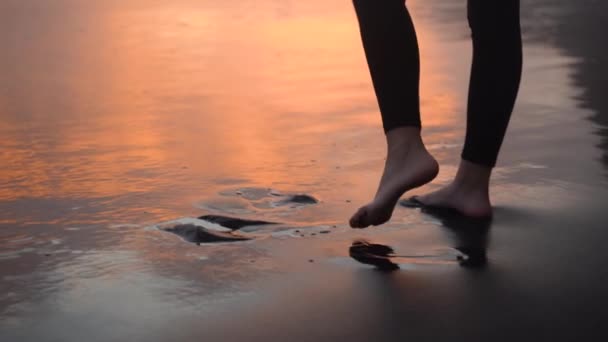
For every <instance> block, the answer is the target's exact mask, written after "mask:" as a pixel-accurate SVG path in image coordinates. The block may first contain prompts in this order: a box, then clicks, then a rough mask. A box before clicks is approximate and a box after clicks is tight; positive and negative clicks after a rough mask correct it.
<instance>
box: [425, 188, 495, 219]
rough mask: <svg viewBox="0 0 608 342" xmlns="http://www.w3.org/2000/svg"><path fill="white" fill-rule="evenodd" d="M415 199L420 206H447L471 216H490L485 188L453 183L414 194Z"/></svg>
mask: <svg viewBox="0 0 608 342" xmlns="http://www.w3.org/2000/svg"><path fill="white" fill-rule="evenodd" d="M414 200H415V201H417V202H419V203H420V205H421V206H422V207H434V208H449V209H454V210H456V211H457V212H459V213H460V214H463V215H464V216H467V217H471V218H487V217H491V216H492V206H491V204H490V197H489V195H488V192H487V190H484V189H478V188H475V187H469V186H466V185H462V184H459V183H458V182H456V181H454V182H453V183H451V184H449V185H447V186H446V187H444V188H441V189H439V190H437V191H435V192H431V193H429V194H426V195H424V196H416V197H415V198H414Z"/></svg>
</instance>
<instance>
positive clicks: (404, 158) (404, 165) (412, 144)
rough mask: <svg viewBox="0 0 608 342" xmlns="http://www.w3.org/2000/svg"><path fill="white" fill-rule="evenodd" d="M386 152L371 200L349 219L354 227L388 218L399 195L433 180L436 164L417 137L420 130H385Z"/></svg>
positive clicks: (382, 221)
mask: <svg viewBox="0 0 608 342" xmlns="http://www.w3.org/2000/svg"><path fill="white" fill-rule="evenodd" d="M387 141H388V154H387V158H386V163H385V165H384V173H383V174H382V178H381V179H380V185H379V186H378V191H377V192H376V196H375V197H374V200H373V201H371V202H370V203H368V204H367V205H365V206H363V207H361V208H359V210H357V212H355V214H354V215H353V216H352V217H351V219H350V222H349V223H350V226H351V227H353V228H366V227H369V226H370V225H374V226H377V225H380V224H383V223H385V222H386V221H388V220H389V219H390V218H391V216H392V214H393V210H394V209H395V205H396V204H397V201H398V200H399V197H401V195H403V193H405V192H406V191H408V190H411V189H413V188H416V187H419V186H422V185H424V184H426V183H428V182H430V181H432V180H433V179H434V178H435V177H436V176H437V173H438V172H439V165H438V164H437V161H435V158H433V156H431V155H430V154H429V153H428V151H427V150H426V148H425V147H424V144H423V143H422V139H421V138H420V129H419V128H415V127H399V128H395V129H393V130H391V131H389V132H388V133H387Z"/></svg>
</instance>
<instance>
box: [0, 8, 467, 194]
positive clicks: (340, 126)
mask: <svg viewBox="0 0 608 342" xmlns="http://www.w3.org/2000/svg"><path fill="white" fill-rule="evenodd" d="M184 3H187V5H184ZM184 3H181V2H180V3H179V4H172V3H171V2H168V1H167V2H163V1H160V2H155V3H154V4H153V5H149V6H141V7H140V6H126V5H125V6H126V7H125V8H123V7H121V5H118V4H112V5H107V7H104V8H102V9H100V8H95V10H94V11H95V12H94V13H89V15H90V16H94V17H95V20H93V21H87V20H86V18H88V17H87V16H85V19H82V22H61V18H60V17H58V18H47V19H48V20H47V22H48V23H49V24H48V25H56V24H57V23H61V24H60V25H56V26H57V27H55V29H54V30H51V31H49V32H47V33H46V34H44V35H41V36H39V37H38V38H37V39H38V40H33V41H26V42H22V43H18V45H16V47H15V48H16V49H17V52H18V51H19V50H22V51H26V50H29V49H30V48H32V47H35V46H37V45H40V44H51V43H48V42H49V41H50V42H52V44H51V45H52V46H53V47H52V50H53V51H56V52H57V53H56V54H50V55H47V56H40V55H35V56H29V55H25V56H26V57H24V59H23V61H22V64H21V66H20V67H19V68H18V71H15V72H14V73H13V74H12V75H13V76H14V77H17V78H19V79H30V82H14V83H12V84H9V85H8V87H9V88H10V89H9V90H10V92H9V93H13V94H20V96H18V97H17V96H16V97H12V98H10V99H8V101H7V102H8V104H5V103H3V105H2V107H0V108H3V109H2V110H3V113H2V116H3V117H7V118H9V120H6V122H4V123H3V125H2V131H3V132H4V134H2V137H1V138H0V139H3V141H2V142H1V143H0V146H2V150H3V153H2V158H3V164H4V165H8V167H3V168H2V169H1V170H0V177H1V179H2V180H3V183H2V184H3V185H2V187H1V188H0V198H1V199H3V200H12V199H16V198H20V197H41V198H42V197H48V198H54V197H87V198H97V197H107V196H121V195H125V194H130V193H145V192H155V191H156V192H158V191H160V192H162V193H163V194H164V195H167V193H168V192H175V195H174V196H170V195H168V198H171V200H173V201H180V200H181V201H184V199H181V198H180V197H179V196H181V195H184V194H189V196H190V197H188V196H185V197H184V198H188V199H190V198H193V197H196V194H197V193H198V194H199V195H200V193H201V192H204V193H205V194H207V195H208V194H214V193H216V192H217V191H218V189H220V188H221V187H222V186H221V185H218V184H215V180H216V179H223V178H234V179H242V180H244V182H246V184H247V185H257V186H268V187H270V186H273V185H275V184H279V185H281V186H284V187H286V188H298V189H301V188H302V187H306V186H304V185H303V184H309V185H308V186H309V187H310V188H306V189H304V190H306V191H308V192H313V193H317V194H320V195H319V196H321V197H324V198H331V197H332V196H336V193H338V192H339V193H341V194H344V196H345V197H348V198H350V199H352V200H353V202H355V203H356V202H360V201H362V200H364V199H365V198H367V197H369V193H370V192H371V191H373V189H374V187H375V184H376V179H375V178H376V175H375V173H374V172H376V171H379V169H378V170H376V168H379V167H380V166H381V162H382V158H381V157H382V155H383V150H384V147H383V140H382V139H383V138H382V131H381V128H380V127H381V123H380V116H379V114H378V112H377V107H376V102H375V98H374V94H373V88H372V86H371V83H370V77H369V74H368V70H367V65H366V63H365V59H364V54H363V50H362V47H361V43H360V38H359V32H358V27H357V23H356V19H355V15H354V12H353V10H352V8H351V5H350V3H344V4H339V5H338V4H331V5H323V4H322V2H319V4H318V7H319V8H323V6H326V7H327V8H329V9H330V10H328V11H324V10H319V9H315V5H314V3H313V4H312V5H311V4H310V3H309V4H297V3H295V2H293V3H292V2H289V4H290V6H293V7H294V8H292V9H291V10H289V9H282V10H280V11H279V10H277V13H278V14H272V15H271V14H269V13H268V11H269V9H272V8H273V6H278V5H275V4H274V3H270V2H269V3H266V2H261V3H260V6H259V8H257V9H256V8H245V7H244V5H237V4H232V3H230V2H228V3H225V4H213V5H205V6H203V5H196V4H193V3H190V2H184ZM298 6H303V7H302V8H303V9H305V10H302V11H301V12H299V11H298V8H299V7H298ZM82 10H83V11H86V8H83V9H82ZM91 11H93V10H91ZM252 11H253V12H252ZM256 11H258V12H256ZM285 13H287V14H285ZM257 14H259V15H257ZM41 15H42V14H41ZM53 15H55V16H57V15H59V14H57V13H56V12H49V13H48V16H49V17H50V16H53ZM43 22H44V21H43ZM27 24H28V23H27V22H23V23H22V25H27ZM86 24H88V25H86ZM418 31H419V36H420V45H421V47H422V57H423V64H422V75H423V80H422V82H421V87H422V89H421V92H422V95H423V99H422V103H423V121H424V123H425V124H426V125H427V126H430V127H434V126H445V125H451V124H453V120H454V112H455V111H456V110H457V108H459V107H460V106H461V104H460V101H461V100H460V99H459V96H460V94H458V93H456V92H454V91H453V88H450V86H448V85H445V84H444V83H443V82H442V80H443V79H445V78H446V75H445V72H446V65H448V66H449V63H448V64H445V61H442V62H441V63H439V62H437V61H438V60H440V59H441V58H443V57H444V56H445V55H446V51H445V50H442V47H441V45H440V44H438V38H437V37H436V36H435V34H434V32H433V30H432V28H431V27H428V26H425V23H424V21H421V22H418ZM19 44H20V45H19ZM53 58H56V59H53ZM45 63H47V64H49V65H54V66H55V67H56V69H57V70H60V71H61V72H43V71H41V70H44V68H42V67H41V65H44V64H45ZM28 64H29V65H30V66H31V68H28V67H27V66H28ZM30 69H31V70H34V71H35V72H34V71H32V73H31V74H27V70H30ZM23 113H25V115H24V114H23ZM446 134H447V133H446ZM443 138H445V137H441V136H432V137H430V139H431V142H432V140H441V139H443ZM311 160H315V161H318V163H317V164H314V165H312V164H311V162H310V161H311ZM366 161H373V163H374V165H370V167H369V168H368V167H367V166H366V167H364V168H361V167H354V166H356V165H363V164H365V163H366ZM340 165H342V167H341V168H340ZM349 165H350V166H353V167H352V168H349V167H348V166H349ZM370 170H374V171H373V172H372V173H370ZM310 184H313V185H310ZM314 184H316V185H314ZM355 184H356V185H357V186H356V187H355V186H353V185H355ZM162 205H163V204H162V203H159V206H162Z"/></svg>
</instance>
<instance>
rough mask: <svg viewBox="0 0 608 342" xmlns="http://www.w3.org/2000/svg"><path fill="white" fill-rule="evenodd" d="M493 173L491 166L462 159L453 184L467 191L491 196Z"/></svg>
mask: <svg viewBox="0 0 608 342" xmlns="http://www.w3.org/2000/svg"><path fill="white" fill-rule="evenodd" d="M491 174H492V168H490V167H487V166H483V165H479V164H475V163H471V162H469V161H466V160H461V161H460V166H459V167H458V172H457V173H456V177H455V178H454V181H453V183H452V184H453V186H454V187H456V188H457V189H459V190H462V191H465V192H467V193H472V194H475V195H482V196H487V197H489V189H490V176H491Z"/></svg>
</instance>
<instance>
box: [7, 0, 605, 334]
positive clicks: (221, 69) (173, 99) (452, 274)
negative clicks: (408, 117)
mask: <svg viewBox="0 0 608 342" xmlns="http://www.w3.org/2000/svg"><path fill="white" fill-rule="evenodd" d="M408 2H409V6H410V8H411V10H412V15H413V17H414V21H415V23H416V25H417V29H418V33H419V40H420V45H421V50H422V51H421V53H422V83H421V89H422V113H423V114H422V115H423V116H422V119H423V124H424V125H425V129H424V138H425V142H426V144H427V146H428V147H429V149H430V150H431V152H432V153H433V154H434V155H435V156H436V157H437V158H438V160H439V161H440V164H441V166H442V169H441V172H440V175H439V177H438V179H437V180H436V181H435V182H434V184H432V185H429V186H426V187H424V188H421V189H419V190H416V191H414V192H413V193H423V192H425V191H428V190H430V189H433V188H434V187H437V186H440V185H441V184H445V183H446V182H448V181H449V180H450V177H451V176H452V175H453V174H454V173H455V171H456V169H455V168H456V166H457V163H458V158H459V154H460V149H461V147H462V140H463V134H464V112H465V104H466V92H467V81H468V70H469V65H470V43H469V41H468V40H467V34H468V31H467V26H466V16H465V12H464V11H465V4H464V1H462V2H460V1H438V0H437V1H426V2H423V1H413V0H409V1H408ZM606 7H607V6H606V5H605V4H604V3H603V2H601V1H591V0H588V1H578V2H572V1H562V0H537V1H530V2H526V3H524V4H522V15H523V18H522V19H523V22H522V24H523V29H524V34H525V42H526V43H525V62H524V64H525V69H524V76H523V81H522V88H521V91H520V97H519V100H518V103H517V106H516V109H515V113H514V115H513V118H512V124H511V126H510V128H509V132H508V135H507V138H506V141H505V144H504V147H503V152H502V154H501V158H500V161H499V165H498V167H497V169H496V171H495V175H494V178H493V188H492V198H493V202H494V204H495V206H496V209H495V218H494V220H493V222H492V223H491V227H489V229H488V227H479V229H476V227H468V228H467V227H465V229H463V228H462V227H461V226H460V225H459V224H458V223H455V222H454V221H453V220H452V221H450V220H447V221H446V220H445V219H443V220H442V219H441V218H438V217H436V216H433V215H429V214H428V213H423V212H421V211H419V210H415V209H407V208H401V207H400V208H398V209H397V210H396V212H395V215H394V217H393V219H392V221H391V222H390V223H389V224H387V225H385V226H383V227H381V228H376V229H370V230H365V231H352V230H350V229H349V228H347V219H348V217H349V215H350V214H351V213H352V211H354V210H355V209H356V208H357V207H358V206H359V205H361V204H363V203H365V202H366V201H367V200H368V199H369V198H370V197H371V196H372V195H373V193H374V191H375V187H376V184H377V183H376V182H377V179H378V177H379V175H380V172H381V167H382V165H383V155H384V146H383V144H384V140H383V136H382V131H381V126H380V116H379V115H378V113H377V109H376V104H375V99H374V97H373V91H372V87H371V84H370V81H369V76H368V73H367V69H366V65H365V60H364V56H363V51H362V48H361V46H360V41H359V36H358V28H357V26H356V20H355V16H354V12H353V10H352V8H351V4H350V3H349V2H344V3H341V2H327V1H325V2H324V1H308V2H295V1H271V0H263V1H257V2H255V3H247V2H237V1H223V2H217V1H188V0H178V1H164V0H155V1H138V0H129V1H88V2H83V1H76V0H58V1H48V2H45V1H36V0H25V1H24V0H20V1H16V0H4V1H2V2H0V42H1V44H2V45H3V47H2V53H1V54H0V75H1V76H0V162H1V165H2V168H0V276H1V277H2V279H1V281H0V336H1V337H3V338H2V340H4V339H5V338H6V339H7V340H23V341H34V340H44V339H45V338H48V337H52V338H54V339H56V340H62V341H80V340H82V339H87V340H99V341H107V340H120V339H125V338H129V339H131V340H147V341H165V340H184V341H190V340H193V339H195V338H196V339H205V340H213V341H215V340H226V341H228V340H260V341H261V340H266V339H268V338H273V339H279V340H280V339H281V338H283V339H285V338H287V337H289V338H290V339H291V340H302V341H304V340H335V339H336V338H337V337H340V338H350V339H352V340H361V341H366V340H370V339H375V340H383V339H389V338H392V339H394V338H406V337H410V338H415V340H427V339H428V340H433V339H434V340H437V339H444V340H445V339H447V338H454V337H468V338H473V339H475V338H489V339H492V340H501V339H504V340H513V339H527V338H536V339H543V338H552V339H553V340H559V339H563V340H568V339H569V338H575V337H576V338H581V337H583V336H585V335H586V334H590V335H592V334H595V335H594V336H596V337H597V336H599V334H603V333H604V330H603V328H602V326H601V325H600V322H602V321H605V319H606V317H608V315H607V310H606V308H605V307H604V304H603V303H605V299H606V297H607V296H608V292H607V291H606V290H605V289H606V288H608V287H607V286H606V285H607V284H606V281H607V279H608V278H607V274H606V271H605V270H604V269H605V267H604V263H605V260H606V259H607V258H608V254H606V252H605V248H604V246H603V244H604V241H606V238H608V233H607V232H606V227H605V222H606V219H607V218H608V217H607V214H606V212H605V203H608V202H606V200H607V197H608V191H607V190H608V189H607V186H608V179H607V178H606V175H607V174H608V173H607V172H606V171H607V167H608V164H607V163H606V154H607V146H608V145H607V144H606V139H607V137H608V134H607V133H606V132H608V131H607V129H606V125H608V120H607V119H606V117H607V115H608V114H607V112H606V110H607V106H606V97H605V96H604V95H603V90H604V89H606V81H605V79H606V78H605V77H604V75H605V73H606V72H605V68H604V67H603V66H604V65H606V63H603V62H604V61H606V52H605V44H603V37H602V35H603V32H604V31H605V30H604V27H603V25H604V23H605V22H606V21H605V20H604V19H606V18H605V17H604V16H605V13H608V12H607V9H608V8H606ZM293 196H303V197H299V198H298V199H299V201H296V202H293V201H291V200H293V198H294V197H293ZM313 199H314V201H313ZM286 200H287V201H286ZM285 201H286V202H285ZM315 201H317V202H315ZM201 215H224V216H231V217H238V218H243V219H252V220H264V221H271V222H277V223H279V224H278V225H267V226H260V227H254V228H251V227H247V226H242V227H239V229H238V230H239V234H243V235H244V236H247V237H248V238H251V240H249V241H244V242H230V243H223V244H213V245H209V244H202V245H201V246H196V245H195V244H190V243H188V242H185V241H184V240H182V239H181V238H180V237H178V236H176V235H174V234H170V233H167V232H164V231H162V230H159V229H157V228H155V227H156V226H157V225H159V224H161V223H163V222H169V221H171V220H175V219H179V218H196V217H199V216H201ZM359 238H364V239H368V240H370V241H373V242H374V243H378V244H383V245H388V246H391V247H392V248H393V249H394V251H395V254H397V255H402V256H403V257H400V258H397V259H396V262H397V263H398V264H399V267H400V270H399V271H397V272H392V273H391V274H390V275H387V274H383V273H380V272H373V271H372V269H371V267H369V266H364V265H361V264H359V263H357V262H356V261H354V260H352V259H350V257H349V247H350V246H351V244H352V242H353V241H354V240H356V239H359ZM482 253H483V262H482V263H476V264H475V265H473V266H480V265H479V264H481V265H482V266H483V267H461V264H462V262H463V261H466V260H473V261H479V260H480V258H481V255H482ZM463 255H464V256H466V257H467V259H462V258H463ZM471 256H473V257H474V258H473V259H471ZM459 257H461V259H459ZM475 257H477V258H475ZM235 322H238V323H236V324H235ZM235 326H236V327H237V328H238V329H235ZM437 326H442V327H443V328H442V329H436V327H437Z"/></svg>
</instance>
